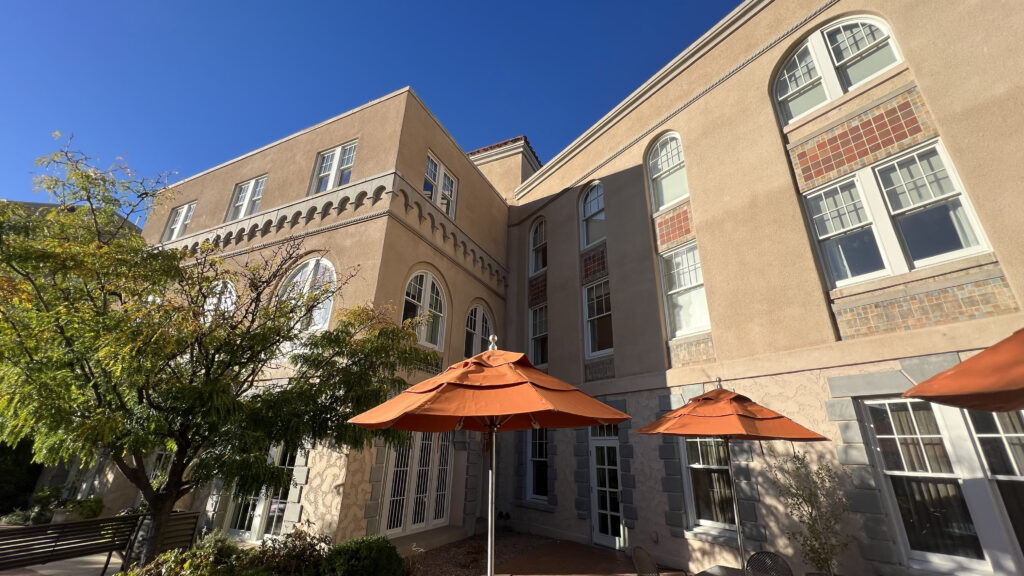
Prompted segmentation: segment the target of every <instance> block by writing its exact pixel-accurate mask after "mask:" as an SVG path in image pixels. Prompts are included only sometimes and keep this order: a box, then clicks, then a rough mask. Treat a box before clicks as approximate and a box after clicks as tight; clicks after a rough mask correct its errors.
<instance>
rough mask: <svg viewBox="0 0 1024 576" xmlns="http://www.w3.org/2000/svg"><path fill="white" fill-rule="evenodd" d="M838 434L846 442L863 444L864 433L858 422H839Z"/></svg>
mask: <svg viewBox="0 0 1024 576" xmlns="http://www.w3.org/2000/svg"><path fill="white" fill-rule="evenodd" d="M839 434H840V436H842V437H843V442H846V443H847V444H863V443H864V434H863V433H862V432H861V429H860V422H839Z"/></svg>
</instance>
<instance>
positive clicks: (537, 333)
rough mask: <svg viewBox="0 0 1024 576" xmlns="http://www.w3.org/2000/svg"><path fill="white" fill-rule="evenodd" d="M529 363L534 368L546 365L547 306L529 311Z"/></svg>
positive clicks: (542, 305)
mask: <svg viewBox="0 0 1024 576" xmlns="http://www.w3.org/2000/svg"><path fill="white" fill-rule="evenodd" d="M530 362H532V363H533V365H534V366H547V364H548V305H547V304H541V305H540V306H537V307H536V308H531V309H530Z"/></svg>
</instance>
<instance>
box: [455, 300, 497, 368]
mask: <svg viewBox="0 0 1024 576" xmlns="http://www.w3.org/2000/svg"><path fill="white" fill-rule="evenodd" d="M491 334H494V323H493V322H492V321H491V317H490V315H488V314H487V311H486V310H484V307H483V306H480V305H479V304H477V305H476V306H473V307H472V308H470V309H469V314H466V346H465V348H464V349H463V353H462V354H463V356H465V357H466V358H469V357H470V356H476V355H477V354H479V353H481V352H483V351H484V350H487V347H488V346H489V345H490V340H489V338H490V337H491Z"/></svg>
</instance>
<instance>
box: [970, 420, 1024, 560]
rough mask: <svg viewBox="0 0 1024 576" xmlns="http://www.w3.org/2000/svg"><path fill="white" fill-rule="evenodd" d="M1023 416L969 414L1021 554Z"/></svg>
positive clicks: (1023, 534) (1023, 525) (1023, 538)
mask: <svg viewBox="0 0 1024 576" xmlns="http://www.w3.org/2000/svg"><path fill="white" fill-rule="evenodd" d="M1022 416H1024V413H1022V412H979V411H977V410H969V411H968V417H969V420H970V422H971V433H972V435H973V436H974V440H975V443H976V444H977V446H978V449H979V450H980V452H981V455H982V458H983V459H984V461H985V468H986V469H987V470H988V474H989V477H990V478H991V479H992V480H993V481H994V482H995V485H996V489H997V491H998V492H999V497H1000V499H1002V501H1003V506H1004V507H1005V508H1006V517H1007V518H1011V519H1013V521H1012V522H1011V524H1012V525H1013V531H1014V536H1016V538H1017V543H1018V544H1019V545H1020V548H1021V550H1024V521H1021V519H1022V518H1024V417H1022Z"/></svg>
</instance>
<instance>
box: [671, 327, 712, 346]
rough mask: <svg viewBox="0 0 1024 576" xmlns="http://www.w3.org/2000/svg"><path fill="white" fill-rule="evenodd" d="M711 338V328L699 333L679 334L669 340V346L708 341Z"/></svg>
mask: <svg viewBox="0 0 1024 576" xmlns="http://www.w3.org/2000/svg"><path fill="white" fill-rule="evenodd" d="M709 336H711V328H705V329H703V330H701V331H699V332H687V333H685V334H678V335H676V336H673V337H671V338H669V340H668V343H669V344H685V343H687V342H695V341H697V340H706V339H707V338H708V337H709Z"/></svg>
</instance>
